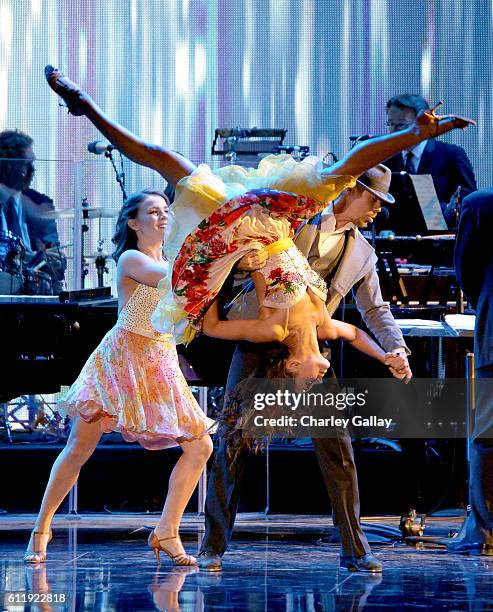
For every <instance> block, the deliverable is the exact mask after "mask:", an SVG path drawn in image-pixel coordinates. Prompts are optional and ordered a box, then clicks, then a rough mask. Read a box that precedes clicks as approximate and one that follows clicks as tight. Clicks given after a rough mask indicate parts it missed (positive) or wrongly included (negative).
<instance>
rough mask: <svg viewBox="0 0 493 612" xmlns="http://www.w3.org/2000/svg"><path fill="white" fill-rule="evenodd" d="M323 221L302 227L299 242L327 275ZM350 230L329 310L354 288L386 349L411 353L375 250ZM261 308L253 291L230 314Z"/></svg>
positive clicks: (363, 313) (365, 316) (367, 321)
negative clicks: (387, 296) (383, 282)
mask: <svg viewBox="0 0 493 612" xmlns="http://www.w3.org/2000/svg"><path fill="white" fill-rule="evenodd" d="M322 222H323V216H322V215H317V216H316V217H314V218H313V219H312V220H311V221H310V222H309V223H307V224H306V225H305V226H304V227H302V229H301V230H300V232H299V233H298V235H297V236H296V238H295V243H296V246H297V247H298V248H299V249H300V251H301V252H302V253H303V254H304V255H305V256H306V257H307V259H308V261H309V262H310V265H311V267H312V268H313V269H314V270H315V271H316V272H318V273H319V274H320V275H321V276H322V277H324V278H325V277H326V276H327V269H328V264H329V263H330V262H329V261H328V259H327V258H328V254H327V249H326V248H324V242H325V238H326V237H327V234H324V232H321V226H322ZM348 231H349V234H348V236H347V241H346V247H345V250H344V253H343V255H342V258H341V260H340V262H339V264H338V266H337V269H336V271H335V274H334V276H333V278H332V280H331V281H330V284H329V293H328V297H327V310H328V311H329V313H330V314H331V315H332V314H334V312H335V311H336V310H337V307H338V306H339V303H340V302H341V300H342V299H343V298H344V297H345V296H346V295H347V294H348V293H349V292H350V291H351V290H352V291H353V292H354V297H355V301H356V306H357V308H358V310H359V312H360V313H361V316H362V318H363V321H364V322H365V324H366V325H367V327H368V329H369V330H370V331H371V332H372V334H373V335H374V336H375V337H376V339H377V340H378V342H379V343H380V345H381V346H382V347H383V349H384V350H386V351H393V350H395V349H397V348H400V347H403V348H405V349H406V352H407V353H408V354H410V350H409V349H408V347H407V346H406V343H405V342H404V338H403V336H402V332H401V330H400V329H399V327H398V325H397V324H396V322H395V319H394V317H393V316H392V313H391V311H390V306H389V304H388V302H385V301H384V300H383V298H382V292H381V290H380V281H379V279H378V274H377V270H376V262H377V256H376V253H375V250H374V249H373V247H372V246H371V245H370V243H369V242H368V241H367V240H366V239H365V238H364V237H363V236H362V234H361V232H360V231H359V230H358V229H356V228H353V229H351V230H348ZM257 310H258V305H257V299H256V295H255V291H250V292H248V293H246V294H245V295H243V296H242V297H241V299H239V300H237V301H236V302H235V303H234V305H233V307H232V309H231V310H230V312H229V313H228V318H229V319H241V318H253V317H255V316H256V313H257Z"/></svg>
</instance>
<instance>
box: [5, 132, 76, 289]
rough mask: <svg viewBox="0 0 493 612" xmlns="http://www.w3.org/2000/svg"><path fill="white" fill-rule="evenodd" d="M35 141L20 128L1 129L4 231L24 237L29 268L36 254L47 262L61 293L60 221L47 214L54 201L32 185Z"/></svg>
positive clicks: (62, 265) (62, 263)
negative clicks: (58, 229)
mask: <svg viewBox="0 0 493 612" xmlns="http://www.w3.org/2000/svg"><path fill="white" fill-rule="evenodd" d="M33 144H34V141H33V139H32V138H31V137H30V136H28V135H27V134H25V133H24V132H21V131H20V130H4V131H3V132H0V230H1V231H3V232H11V234H13V235H14V236H16V237H18V238H20V239H21V240H22V244H23V246H24V249H25V255H24V261H25V264H27V266H28V267H29V265H30V263H31V262H32V261H33V258H34V257H35V255H36V258H35V260H34V261H36V260H39V262H38V263H40V262H41V261H42V260H43V259H44V260H45V261H46V263H45V264H44V265H43V267H42V269H43V271H46V272H47V273H48V274H49V276H50V277H51V279H52V283H53V291H54V293H57V292H58V291H59V290H60V289H61V288H62V287H61V285H62V283H63V278H64V272H65V268H66V259H65V257H64V256H63V255H62V254H61V252H60V249H59V246H58V245H59V241H58V231H57V227H56V223H55V221H54V220H53V219H50V218H48V217H46V216H45V215H46V213H47V212H49V211H52V210H54V206H53V201H52V200H51V198H49V197H48V196H46V195H44V194H42V193H39V192H38V191H35V190H34V189H31V188H30V185H31V182H32V180H33V177H34V172H35V168H34V162H35V160H36V156H35V154H34V150H33ZM41 255H42V256H41ZM33 265H34V264H33Z"/></svg>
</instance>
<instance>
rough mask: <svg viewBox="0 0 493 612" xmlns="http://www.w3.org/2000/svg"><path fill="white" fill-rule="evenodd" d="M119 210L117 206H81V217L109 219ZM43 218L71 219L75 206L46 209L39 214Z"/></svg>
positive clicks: (115, 215) (116, 214) (73, 215)
mask: <svg viewBox="0 0 493 612" xmlns="http://www.w3.org/2000/svg"><path fill="white" fill-rule="evenodd" d="M119 212H120V210H119V209H118V208H106V207H104V206H91V207H90V208H83V209H82V213H83V218H85V219H101V218H105V219H110V218H112V217H117V216H118V213H119ZM40 216H42V217H44V218H45V219H73V218H74V217H75V208H63V209H61V210H48V211H47V212H44V213H42V215H40Z"/></svg>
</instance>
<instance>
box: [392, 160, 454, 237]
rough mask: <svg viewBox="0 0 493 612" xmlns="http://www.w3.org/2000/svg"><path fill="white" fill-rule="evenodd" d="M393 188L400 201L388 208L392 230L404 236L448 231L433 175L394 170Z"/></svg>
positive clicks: (393, 193) (393, 192)
mask: <svg viewBox="0 0 493 612" xmlns="http://www.w3.org/2000/svg"><path fill="white" fill-rule="evenodd" d="M389 191H390V193H391V194H392V195H393V196H394V198H395V200H396V202H395V204H393V205H391V206H389V207H388V210H389V219H388V222H387V223H386V226H387V227H388V229H391V230H392V231H393V232H395V233H396V234H397V235H401V236H416V235H421V236H430V235H433V234H437V233H444V232H445V233H446V232H448V227H447V223H446V221H445V218H444V216H443V212H442V208H441V206H440V202H439V200H438V196H437V194H436V191H435V186H434V184H433V178H432V177H431V175H430V174H412V175H411V174H408V173H407V172H392V180H391V182H390V189H389Z"/></svg>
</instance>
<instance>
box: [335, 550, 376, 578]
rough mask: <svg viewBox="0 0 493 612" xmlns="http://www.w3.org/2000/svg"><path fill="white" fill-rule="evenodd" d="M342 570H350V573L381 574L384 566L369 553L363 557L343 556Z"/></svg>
mask: <svg viewBox="0 0 493 612" xmlns="http://www.w3.org/2000/svg"><path fill="white" fill-rule="evenodd" d="M341 569H346V570H349V571H350V572H366V573H368V574H381V573H382V564H381V563H380V561H379V560H378V559H377V558H376V557H374V556H373V555H372V554H371V553H367V554H366V555H363V556H362V557H345V556H341Z"/></svg>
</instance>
